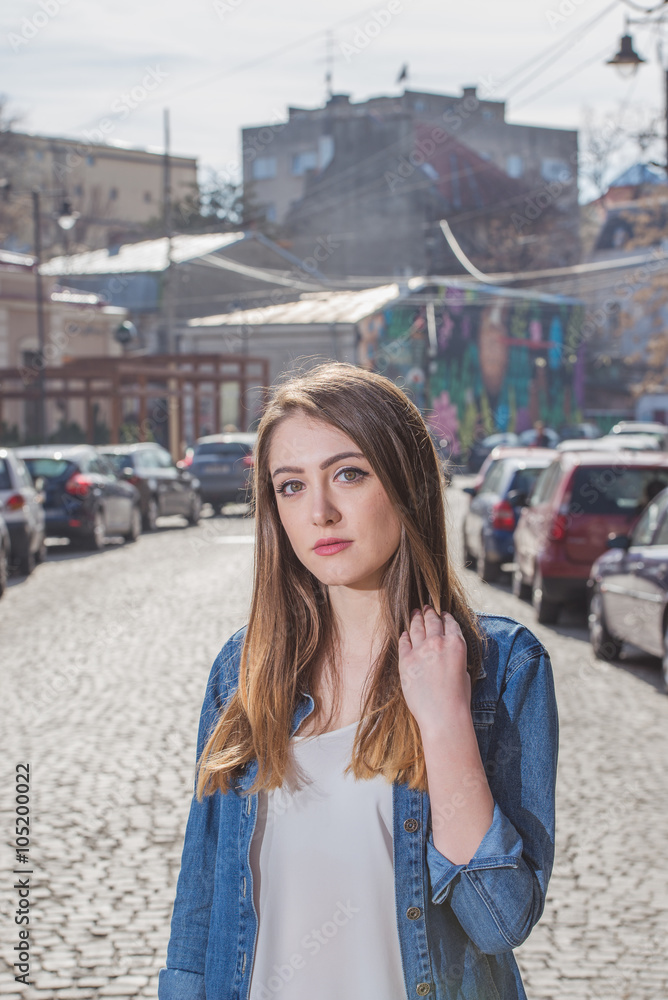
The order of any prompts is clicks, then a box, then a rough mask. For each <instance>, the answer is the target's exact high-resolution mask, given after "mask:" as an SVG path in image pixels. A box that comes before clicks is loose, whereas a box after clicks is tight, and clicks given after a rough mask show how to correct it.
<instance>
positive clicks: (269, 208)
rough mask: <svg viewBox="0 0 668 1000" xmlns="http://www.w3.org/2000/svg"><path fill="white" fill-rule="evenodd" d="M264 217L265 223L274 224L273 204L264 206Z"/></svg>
mask: <svg viewBox="0 0 668 1000" xmlns="http://www.w3.org/2000/svg"><path fill="white" fill-rule="evenodd" d="M264 217H265V219H266V220H267V222H276V206H275V205H274V203H273V202H269V204H268V205H265V207H264Z"/></svg>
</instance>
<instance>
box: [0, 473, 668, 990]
mask: <svg viewBox="0 0 668 1000" xmlns="http://www.w3.org/2000/svg"><path fill="white" fill-rule="evenodd" d="M449 495H450V497H451V505H452V510H451V515H450V517H451V520H452V522H453V529H452V533H453V538H454V542H455V546H458V543H459V535H460V521H461V517H462V515H463V509H464V508H463V504H464V495H463V494H462V493H461V490H460V489H459V488H458V486H455V487H453V488H452V489H451V490H450V494H449ZM243 509H244V508H232V510H238V511H239V514H238V515H235V514H233V513H232V514H228V516H224V517H218V518H214V517H208V516H207V517H204V518H203V519H202V521H201V523H200V525H199V526H198V527H193V528H185V527H182V526H181V522H180V519H179V518H173V519H163V520H161V521H160V527H159V530H158V531H156V532H155V533H154V534H149V535H142V536H141V538H140V539H139V540H138V542H137V543H136V544H135V545H123V544H115V543H111V544H109V545H108V546H107V548H106V550H105V551H104V552H102V553H100V554H84V553H78V552H77V553H75V552H72V553H70V552H69V550H68V548H67V547H66V546H63V547H51V548H50V555H49V558H48V559H47V561H46V564H45V565H43V566H40V567H38V569H37V570H36V572H35V574H34V576H33V577H31V578H30V579H29V580H22V579H20V578H13V579H12V580H11V581H10V583H11V585H10V587H9V588H8V590H7V592H6V594H5V596H4V597H3V599H2V601H1V602H0V631H1V642H2V649H3V651H4V654H5V655H4V657H3V664H2V692H3V696H2V712H3V725H2V733H3V736H2V744H1V747H2V761H3V766H2V774H3V797H2V808H3V819H4V820H5V824H6V825H5V829H7V835H6V836H5V838H4V841H5V846H4V848H3V849H4V851H5V860H4V870H5V872H6V878H5V887H4V889H3V894H2V900H3V906H2V909H3V932H2V942H3V943H2V951H1V956H2V960H3V963H4V968H3V974H2V978H1V980H0V1000H2V998H14V997H15V998H19V997H23V998H25V1000H33V998H40V1000H51V998H58V1000H75V998H77V1000H88V998H90V1000H93V998H106V997H124V998H134V997H156V996H157V977H158V970H159V969H160V967H161V966H162V965H163V964H164V960H165V952H166V946H167V940H168V934H169V920H170V914H171V906H172V902H173V899H174V891H175V886H176V878H177V875H178V871H179V863H180V856H181V848H182V842H183V834H184V829H185V821H186V817H187V812H188V807H189V803H190V795H191V791H192V781H193V776H194V760H195V737H196V732H197V723H198V718H199V712H200V707H201V702H202V698H203V695H204V687H205V683H206V679H207V677H208V674H209V670H210V668H211V664H212V662H213V659H214V657H215V656H216V654H217V652H218V650H219V649H220V647H221V646H222V644H223V643H224V642H225V640H226V639H227V638H228V637H229V636H230V635H231V634H232V632H234V631H235V630H236V629H238V628H239V627H240V626H241V625H243V624H244V623H245V622H246V620H247V618H246V615H247V608H248V603H249V597H250V591H251V583H252V580H251V571H252V560H253V545H252V539H251V536H252V531H253V525H252V522H251V521H250V520H249V519H248V518H244V517H243V516H241V512H242V511H243ZM207 510H208V509H207ZM184 523H185V522H184ZM466 579H467V583H468V585H469V588H470V594H471V600H472V603H473V605H474V607H477V608H481V609H486V610H490V611H494V612H498V613H500V614H506V615H509V616H511V617H514V618H518V619H519V620H520V621H523V622H524V623H526V624H527V625H528V626H529V627H530V628H531V629H533V630H534V631H535V632H536V634H537V635H538V636H539V638H540V639H541V640H542V641H543V642H544V643H545V645H546V646H547V649H548V651H549V652H550V655H551V657H552V663H553V666H554V672H555V680H556V686H557V697H558V701H559V711H560V762H559V785H558V802H557V863H556V866H555V870H554V873H553V876H552V880H551V883H550V889H549V894H548V900H547V905H546V910H545V914H544V916H543V918H542V920H541V921H540V923H539V924H538V926H537V927H536V928H535V929H534V931H533V933H532V934H531V936H530V938H529V940H528V941H527V942H526V943H525V944H524V945H523V946H522V947H521V948H520V949H518V951H517V956H518V961H519V963H520V966H521V969H522V972H523V975H524V980H525V986H526V990H527V994H528V997H529V1000H571V998H572V1000H666V998H667V997H668V958H667V957H666V940H667V913H668V853H667V852H666V849H665V848H666V830H668V795H667V794H666V775H667V774H668V698H666V696H665V695H663V694H662V693H661V684H660V670H659V666H658V664H657V663H656V662H655V661H653V660H652V659H650V658H649V657H645V656H641V655H640V654H638V656H637V657H635V658H634V659H633V660H628V659H622V660H621V661H620V662H619V663H617V664H602V663H600V662H598V661H596V660H595V659H594V657H593V655H592V653H591V650H590V646H589V643H588V641H587V633H586V628H585V621H584V615H583V616H582V617H580V618H576V617H572V618H566V617H565V618H564V621H563V624H561V625H559V626H557V627H553V628H548V627H545V626H539V625H537V624H536V620H535V614H534V612H533V610H532V608H531V607H530V606H529V605H527V604H524V603H522V602H520V601H519V600H517V599H515V598H514V597H513V596H512V595H511V593H510V590H509V588H508V586H507V585H501V586H489V585H485V584H481V583H479V581H478V580H477V577H475V576H474V575H473V574H472V573H469V572H467V573H466ZM23 761H28V762H29V763H30V771H31V774H30V785H31V791H30V796H31V801H30V806H31V817H32V823H33V824H34V825H33V829H32V832H31V851H30V861H31V866H30V867H31V869H32V871H33V874H32V876H31V888H32V893H31V902H32V910H31V923H30V929H31V978H32V980H33V981H34V985H33V986H32V987H27V988H23V987H21V988H19V987H17V984H16V983H15V982H14V978H13V977H14V972H13V970H12V963H13V962H14V961H15V960H16V959H15V954H16V953H15V951H14V950H13V949H14V946H15V945H16V944H17V943H18V936H17V931H18V928H17V927H16V926H15V924H14V922H13V915H14V910H15V907H16V891H15V890H13V889H12V884H13V880H14V879H15V877H17V876H14V875H13V874H12V870H13V866H14V853H15V852H14V847H13V836H11V835H10V832H11V829H12V827H13V808H14V781H15V766H16V764H18V763H20V762H23ZM10 824H11V825H10ZM371 1000H390V998H371ZM481 1000H482V998H481Z"/></svg>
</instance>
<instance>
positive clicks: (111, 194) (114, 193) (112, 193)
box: [109, 188, 118, 201]
mask: <svg viewBox="0 0 668 1000" xmlns="http://www.w3.org/2000/svg"><path fill="white" fill-rule="evenodd" d="M117 198H118V188H111V189H110V191H109V200H110V201H116V199H117Z"/></svg>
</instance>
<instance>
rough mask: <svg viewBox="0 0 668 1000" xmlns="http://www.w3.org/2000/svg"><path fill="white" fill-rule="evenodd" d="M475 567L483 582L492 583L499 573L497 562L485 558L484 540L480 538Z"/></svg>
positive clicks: (499, 568)
mask: <svg viewBox="0 0 668 1000" xmlns="http://www.w3.org/2000/svg"><path fill="white" fill-rule="evenodd" d="M476 569H477V571H478V576H479V577H480V579H481V580H482V581H483V582H484V583H494V581H495V580H498V579H499V575H500V573H501V567H500V566H499V564H498V563H495V562H492V561H491V559H488V558H487V552H486V551H485V541H484V539H482V538H481V539H480V554H479V555H478V558H477V560H476Z"/></svg>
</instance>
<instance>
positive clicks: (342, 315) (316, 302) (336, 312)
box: [188, 278, 424, 328]
mask: <svg viewBox="0 0 668 1000" xmlns="http://www.w3.org/2000/svg"><path fill="white" fill-rule="evenodd" d="M423 284H424V279H423V278H412V279H410V281H409V282H408V287H409V289H410V290H411V291H412V290H417V289H418V288H420V287H421V286H422V285H423ZM411 286H412V287H411ZM405 294H406V286H403V287H400V286H399V285H398V284H391V285H379V286H377V287H375V288H363V289H362V290H361V291H352V292H351V291H344V292H306V293H304V294H303V295H301V296H300V298H299V299H298V300H297V301H296V302H286V303H282V304H280V305H275V306H263V307H262V308H260V309H242V310H237V312H231V313H223V314H222V315H219V316H203V317H201V318H198V319H191V320H189V321H188V326H189V327H191V328H192V327H209V326H239V325H242V324H247V325H251V326H263V325H265V324H266V325H274V326H300V325H302V324H310V323H324V324H327V325H329V324H331V323H357V322H359V320H361V319H364V317H365V316H369V315H371V314H372V313H374V312H378V310H380V309H384V308H385V307H386V306H388V305H390V303H392V302H396V301H397V300H399V299H401V298H404V297H405Z"/></svg>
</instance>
